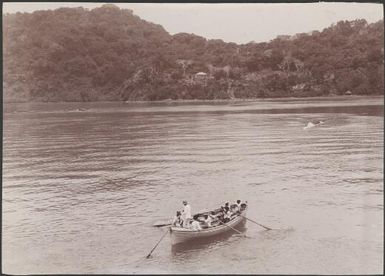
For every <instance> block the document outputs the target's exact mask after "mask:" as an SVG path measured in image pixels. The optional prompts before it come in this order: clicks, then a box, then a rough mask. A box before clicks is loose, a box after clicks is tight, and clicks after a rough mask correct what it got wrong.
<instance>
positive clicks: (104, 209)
mask: <svg viewBox="0 0 385 276" xmlns="http://www.w3.org/2000/svg"><path fill="white" fill-rule="evenodd" d="M4 110H5V113H4V123H3V128H4V137H3V206H2V207H3V229H2V231H3V232H2V234H3V240H2V254H3V271H4V272H5V273H18V274H22V273H89V274H92V273H121V274H125V273H202V274H203V273H254V274H268V273H292V274H295V273H312V274H325V273H326V274H341V273H350V274H354V273H357V274H361V273H371V274H380V273H381V272H382V270H383V138H384V137H383V98H382V97H371V98H370V97H366V98H354V97H350V98H349V97H347V98H331V99H313V100H310V99H303V100H294V99H286V100H265V101H258V102H233V103H204V102H196V103H179V104H176V103H141V104H140V103H137V104H127V103H44V104H5V105H4ZM311 120H323V121H325V124H323V125H321V126H319V127H315V128H311V129H307V130H304V129H303V127H304V126H306V125H307V123H308V122H309V121H311ZM238 198H240V199H242V200H247V201H248V203H249V208H250V209H249V211H248V217H250V218H252V219H254V220H256V221H257V222H259V223H262V224H263V225H266V226H269V227H271V228H274V230H272V231H265V230H264V229H263V228H261V227H260V226H258V225H255V224H253V223H251V222H247V223H246V229H244V230H243V231H245V233H246V235H247V238H245V237H242V236H241V235H238V234H232V233H231V232H230V233H227V234H225V235H221V236H220V237H217V238H215V239H213V240H211V241H205V242H200V243H193V244H191V243H190V244H187V245H182V246H179V247H171V246H170V238H169V236H166V238H165V239H164V240H163V241H162V242H161V243H160V245H159V247H158V248H157V249H156V250H155V251H154V253H153V256H152V258H150V259H144V257H145V256H146V255H147V254H148V253H149V251H150V250H151V249H152V247H153V246H154V245H155V244H156V242H157V241H158V240H159V238H160V237H161V236H162V234H163V231H165V230H166V229H164V228H154V227H152V224H153V223H154V222H157V221H164V220H168V219H169V217H171V216H172V215H174V213H175V211H176V210H180V209H181V208H182V203H181V201H182V200H183V199H187V200H189V201H190V203H191V205H192V208H193V212H194V211H198V210H201V209H204V208H212V207H217V206H218V205H219V204H223V202H224V201H226V200H236V199H238Z"/></svg>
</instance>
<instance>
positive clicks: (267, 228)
mask: <svg viewBox="0 0 385 276" xmlns="http://www.w3.org/2000/svg"><path fill="white" fill-rule="evenodd" d="M240 216H241V217H243V218H245V219H247V220H250V221H251V222H254V223H255V224H258V225H259V226H262V227H263V228H265V229H266V230H272V229H271V228H269V227H267V226H265V225H262V224H260V223H258V222H256V221H254V220H252V219H249V218H247V217H245V216H242V215H240Z"/></svg>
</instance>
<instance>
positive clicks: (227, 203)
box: [221, 201, 230, 209]
mask: <svg viewBox="0 0 385 276" xmlns="http://www.w3.org/2000/svg"><path fill="white" fill-rule="evenodd" d="M223 208H230V206H229V202H228V201H226V202H225V206H221V209H223Z"/></svg>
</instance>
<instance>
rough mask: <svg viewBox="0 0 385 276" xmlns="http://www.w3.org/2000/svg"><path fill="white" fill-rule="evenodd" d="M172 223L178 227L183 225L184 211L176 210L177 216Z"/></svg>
mask: <svg viewBox="0 0 385 276" xmlns="http://www.w3.org/2000/svg"><path fill="white" fill-rule="evenodd" d="M172 225H173V226H176V227H182V226H183V219H182V213H181V212H180V211H176V216H175V217H174V219H173V221H172Z"/></svg>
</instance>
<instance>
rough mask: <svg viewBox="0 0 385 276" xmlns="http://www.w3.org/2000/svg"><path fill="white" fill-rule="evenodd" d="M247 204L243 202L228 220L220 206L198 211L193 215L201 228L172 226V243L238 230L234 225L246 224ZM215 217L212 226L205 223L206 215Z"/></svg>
mask: <svg viewBox="0 0 385 276" xmlns="http://www.w3.org/2000/svg"><path fill="white" fill-rule="evenodd" d="M234 207H235V205H232V206H231V208H234ZM246 210H247V204H246V203H242V204H241V206H240V209H239V210H237V211H236V212H234V213H232V215H231V217H230V218H229V219H228V220H223V215H224V213H223V209H221V208H219V209H216V210H213V211H208V212H204V213H198V214H195V215H194V216H193V218H194V220H195V221H198V222H199V224H200V226H201V229H200V230H195V229H191V228H186V227H181V226H172V227H171V229H170V232H171V243H172V245H175V244H178V243H182V242H186V241H190V240H193V239H200V238H207V237H212V236H216V235H219V234H221V233H225V232H227V231H234V232H238V233H239V231H238V230H237V229H235V228H234V227H237V226H240V225H244V224H245V222H246V218H245V217H244V216H245V215H246ZM207 216H211V217H213V221H212V223H211V225H210V226H207V225H206V224H205V217H207Z"/></svg>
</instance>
